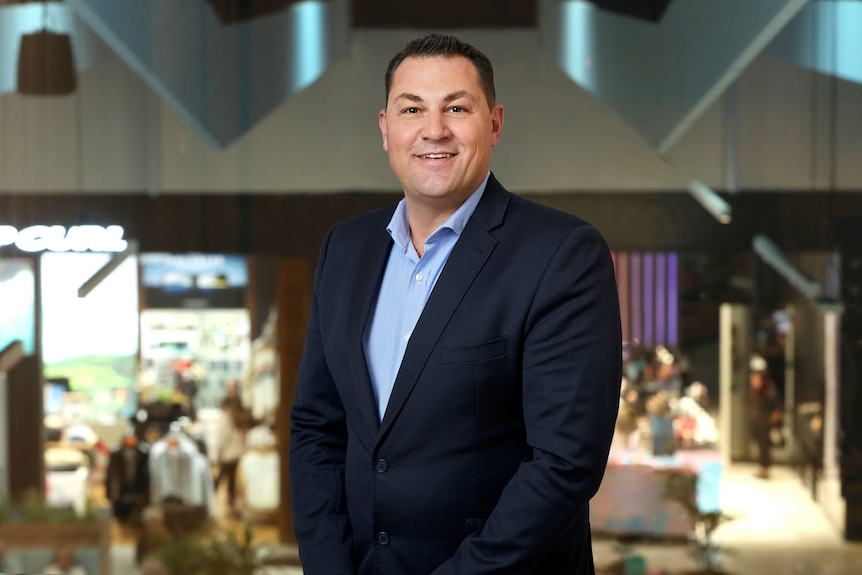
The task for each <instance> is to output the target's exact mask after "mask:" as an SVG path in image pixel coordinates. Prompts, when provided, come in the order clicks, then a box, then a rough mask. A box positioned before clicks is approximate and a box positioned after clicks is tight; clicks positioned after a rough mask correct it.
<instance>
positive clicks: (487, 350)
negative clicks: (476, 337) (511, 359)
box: [440, 335, 509, 364]
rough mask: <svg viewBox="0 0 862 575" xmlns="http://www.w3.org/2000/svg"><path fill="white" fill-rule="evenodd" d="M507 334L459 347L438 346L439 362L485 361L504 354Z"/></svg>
mask: <svg viewBox="0 0 862 575" xmlns="http://www.w3.org/2000/svg"><path fill="white" fill-rule="evenodd" d="M508 344H509V336H507V335H501V336H500V337H495V338H494V339H491V340H488V341H482V342H479V343H473V344H469V345H462V346H460V347H443V348H440V363H441V364H447V363H467V362H470V361H485V360H486V359H492V358H495V357H501V356H504V355H506V347H507V346H508Z"/></svg>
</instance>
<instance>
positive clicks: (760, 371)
mask: <svg viewBox="0 0 862 575" xmlns="http://www.w3.org/2000/svg"><path fill="white" fill-rule="evenodd" d="M748 369H749V372H750V373H749V377H748V380H749V397H748V418H749V425H750V426H751V433H752V437H753V439H754V441H755V442H756V443H757V451H758V458H759V461H760V470H759V471H758V477H761V478H763V479H767V478H769V468H770V467H771V466H772V443H773V440H772V437H771V436H770V432H771V431H772V430H773V428H780V427H779V426H780V425H781V399H780V397H779V395H778V390H777V388H776V387H775V382H774V381H773V380H772V377H771V376H770V374H769V368H768V366H767V364H766V360H765V359H763V357H761V356H759V355H755V356H752V358H751V361H750V362H749V364H748Z"/></svg>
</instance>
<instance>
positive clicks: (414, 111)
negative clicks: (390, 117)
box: [404, 108, 419, 114]
mask: <svg viewBox="0 0 862 575" xmlns="http://www.w3.org/2000/svg"><path fill="white" fill-rule="evenodd" d="M404 113H405V114H417V113H419V108H406V109H405V110H404Z"/></svg>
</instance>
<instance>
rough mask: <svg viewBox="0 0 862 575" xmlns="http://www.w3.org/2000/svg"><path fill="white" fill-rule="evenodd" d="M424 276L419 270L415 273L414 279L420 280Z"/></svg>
mask: <svg viewBox="0 0 862 575" xmlns="http://www.w3.org/2000/svg"><path fill="white" fill-rule="evenodd" d="M424 277H425V276H423V275H422V272H419V273H418V274H416V281H418V282H421V281H422V278H424Z"/></svg>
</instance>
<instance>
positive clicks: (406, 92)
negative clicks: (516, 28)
mask: <svg viewBox="0 0 862 575" xmlns="http://www.w3.org/2000/svg"><path fill="white" fill-rule="evenodd" d="M379 121H380V131H381V132H382V134H383V149H384V150H386V151H387V152H389V164H390V165H391V166H392V171H393V172H395V175H396V176H397V177H398V179H399V180H400V182H401V185H402V186H403V187H404V193H405V196H406V197H407V199H408V202H411V201H412V202H422V203H426V204H427V205H429V206H435V207H437V208H439V209H441V210H446V211H454V209H455V208H457V207H458V206H459V205H460V204H461V203H462V202H463V201H464V200H465V199H466V198H467V197H468V196H469V195H470V194H471V193H472V192H473V191H474V190H475V189H476V188H478V187H479V184H480V183H482V180H484V179H485V176H486V175H487V173H488V170H489V169H490V166H491V149H492V148H493V147H494V146H496V145H497V142H499V140H500V133H501V132H502V129H503V107H502V106H501V105H499V104H495V105H494V106H493V107H492V108H490V109H489V107H488V102H487V100H486V98H485V92H484V91H483V90H482V85H481V83H480V82H479V73H478V72H477V71H476V68H475V67H474V66H473V63H472V62H471V61H470V60H468V59H467V58H464V57H460V56H457V57H454V58H443V57H430V58H406V59H405V60H404V61H403V62H402V63H401V65H400V66H398V68H397V69H396V71H395V74H394V76H393V79H392V85H391V88H390V92H389V101H388V102H387V107H386V109H384V110H381V112H380V116H379Z"/></svg>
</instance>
